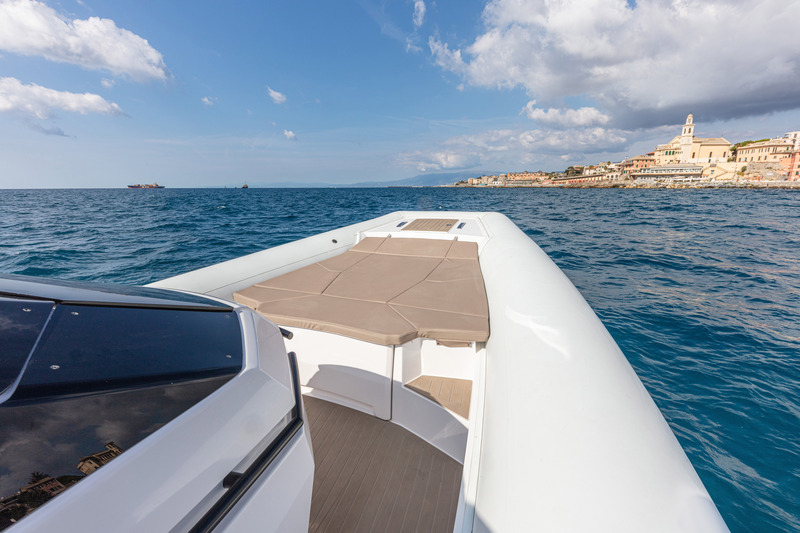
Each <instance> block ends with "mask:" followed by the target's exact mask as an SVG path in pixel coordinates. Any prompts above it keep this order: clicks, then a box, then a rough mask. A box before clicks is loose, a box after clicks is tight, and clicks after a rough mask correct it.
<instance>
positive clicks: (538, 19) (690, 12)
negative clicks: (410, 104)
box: [428, 0, 800, 128]
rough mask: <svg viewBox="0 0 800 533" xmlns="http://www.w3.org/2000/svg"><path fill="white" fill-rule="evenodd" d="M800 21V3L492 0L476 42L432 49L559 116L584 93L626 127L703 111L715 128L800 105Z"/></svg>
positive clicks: (553, 118) (484, 82)
mask: <svg viewBox="0 0 800 533" xmlns="http://www.w3.org/2000/svg"><path fill="white" fill-rule="evenodd" d="M797 20H800V3H798V2H785V1H784V0H764V1H763V2H761V3H760V4H759V8H758V9H753V8H752V3H749V2H745V1H744V0H638V1H637V2H635V3H629V2H627V1H626V0H565V1H561V2H552V1H549V0H492V1H490V2H489V3H488V4H487V6H486V8H485V9H484V11H483V24H484V29H483V31H482V33H481V34H480V35H478V36H477V37H476V38H475V40H474V41H473V42H472V43H471V44H469V45H468V46H466V47H463V48H452V47H451V46H450V45H449V44H448V43H446V42H444V41H442V40H441V39H439V38H437V37H432V38H431V39H430V40H429V43H428V44H429V47H430V50H431V53H432V55H433V58H434V61H435V62H436V63H437V64H438V65H439V66H440V67H441V68H443V69H445V70H448V71H450V72H453V73H455V74H457V75H458V76H460V77H461V78H463V80H464V81H465V82H466V83H467V84H470V85H473V86H481V87H490V88H514V87H521V88H523V89H525V90H526V92H527V93H528V94H529V95H530V96H531V97H533V98H535V99H536V100H538V101H539V102H541V103H543V104H544V105H543V107H548V108H549V107H554V108H560V107H564V105H563V104H564V101H565V99H566V98H569V97H580V98H582V99H584V100H587V101H590V102H593V103H594V104H595V108H596V109H600V110H602V112H600V111H598V113H599V114H600V115H602V114H607V115H608V116H609V120H610V122H609V123H613V124H614V125H616V126H620V127H628V128H633V127H651V126H656V125H660V124H665V123H669V124H673V123H675V121H676V120H683V117H684V116H685V115H686V113H688V112H690V111H695V112H697V111H698V110H701V109H702V110H703V118H704V119H706V120H711V119H727V118H735V117H740V116H747V115H752V114H756V113H763V112H768V111H780V110H787V109H794V108H798V107H800V91H798V89H797V81H796V80H797V79H798V77H800V47H798V46H797V44H796V42H795V41H796V31H795V30H794V25H795V21H797ZM576 111H580V110H576ZM532 114H533V115H534V116H535V117H536V118H537V119H539V120H543V121H544V122H547V121H548V120H549V121H550V123H551V124H558V125H562V124H564V125H569V124H571V123H575V121H576V120H579V119H580V114H579V115H568V113H567V112H566V111H564V112H561V111H558V110H557V109H556V110H553V109H548V110H547V111H545V110H544V109H542V110H540V111H532ZM584 115H585V118H586V117H588V118H592V117H590V116H589V115H586V112H584ZM597 118H599V115H598V116H596V117H595V119H594V120H593V122H592V123H593V124H603V123H604V122H601V121H599V120H597Z"/></svg>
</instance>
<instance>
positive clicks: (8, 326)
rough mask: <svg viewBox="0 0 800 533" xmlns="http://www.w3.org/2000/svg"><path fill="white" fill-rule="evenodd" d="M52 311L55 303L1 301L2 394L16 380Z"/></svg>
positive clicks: (0, 349) (0, 387)
mask: <svg viewBox="0 0 800 533" xmlns="http://www.w3.org/2000/svg"><path fill="white" fill-rule="evenodd" d="M52 309H53V302H41V301H39V302H34V301H30V300H10V299H6V298H0V392H3V390H4V389H6V388H7V387H8V386H9V385H11V384H12V383H14V380H15V379H17V376H18V375H19V373H20V371H21V370H22V367H23V365H24V364H25V361H26V360H27V359H28V355H29V354H30V353H31V349H32V348H33V345H34V343H35V342H36V339H37V338H38V337H39V333H40V332H41V331H42V328H43V327H44V324H45V322H46V321H47V317H48V315H49V314H50V311H51V310H52Z"/></svg>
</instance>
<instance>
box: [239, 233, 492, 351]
mask: <svg viewBox="0 0 800 533" xmlns="http://www.w3.org/2000/svg"><path fill="white" fill-rule="evenodd" d="M234 299H235V300H236V301H237V302H239V303H241V304H244V305H247V306H248V307H252V308H253V309H255V310H256V311H258V312H259V313H261V314H262V315H264V316H266V317H267V318H269V319H270V320H272V321H273V322H275V323H277V324H281V325H285V326H294V327H302V328H306V329H312V330H318V331H326V332H330V333H336V334H339V335H345V336H348V337H353V338H356V339H360V340H364V341H367V342H372V343H375V344H383V345H387V346H388V345H397V344H403V343H405V342H408V341H410V340H412V339H414V338H416V337H425V338H432V339H436V340H438V341H440V342H443V343H447V342H450V343H452V342H457V343H463V342H475V341H478V342H481V341H485V340H487V339H488V338H489V306H488V303H487V300H486V290H485V288H484V285H483V275H482V274H481V269H480V263H479V261H478V246H477V244H475V243H473V242H463V241H458V240H441V239H416V238H410V239H406V238H391V237H386V238H377V237H367V238H365V239H362V240H361V241H360V242H359V243H358V244H356V245H355V246H354V247H353V248H351V249H350V250H348V251H347V252H345V253H343V254H341V255H338V256H336V257H333V258H330V259H326V260H325V261H320V262H319V263H314V264H312V265H308V266H306V267H303V268H300V269H298V270H295V271H293V272H289V273H287V274H283V275H281V276H278V277H275V278H271V279H268V280H264V281H262V282H259V283H256V284H255V285H253V286H251V287H248V288H246V289H243V290H241V291H239V292H237V293H235V294H234Z"/></svg>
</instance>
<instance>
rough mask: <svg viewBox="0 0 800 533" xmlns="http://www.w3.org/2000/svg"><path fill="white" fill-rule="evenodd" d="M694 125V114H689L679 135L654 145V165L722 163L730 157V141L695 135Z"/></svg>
mask: <svg viewBox="0 0 800 533" xmlns="http://www.w3.org/2000/svg"><path fill="white" fill-rule="evenodd" d="M694 126H695V124H694V116H693V115H691V114H690V115H689V116H688V117H686V124H684V125H683V131H682V132H681V134H680V135H677V136H676V137H675V138H674V139H672V140H671V141H670V142H669V143H667V144H661V145H659V146H657V147H656V152H655V163H656V165H671V164H677V163H681V164H690V165H704V164H708V163H724V162H726V161H727V160H728V158H729V157H731V143H730V142H728V141H727V140H725V139H723V138H722V137H712V138H707V139H704V138H699V137H695V136H694Z"/></svg>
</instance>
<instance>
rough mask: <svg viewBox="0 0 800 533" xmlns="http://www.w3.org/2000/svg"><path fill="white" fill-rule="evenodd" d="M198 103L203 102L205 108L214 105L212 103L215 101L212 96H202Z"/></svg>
mask: <svg viewBox="0 0 800 533" xmlns="http://www.w3.org/2000/svg"><path fill="white" fill-rule="evenodd" d="M200 101H201V102H203V103H204V104H205V105H207V106H212V105H214V102H216V101H217V99H216V98H214V97H213V96H204V97H202V98H201V99H200Z"/></svg>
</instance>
